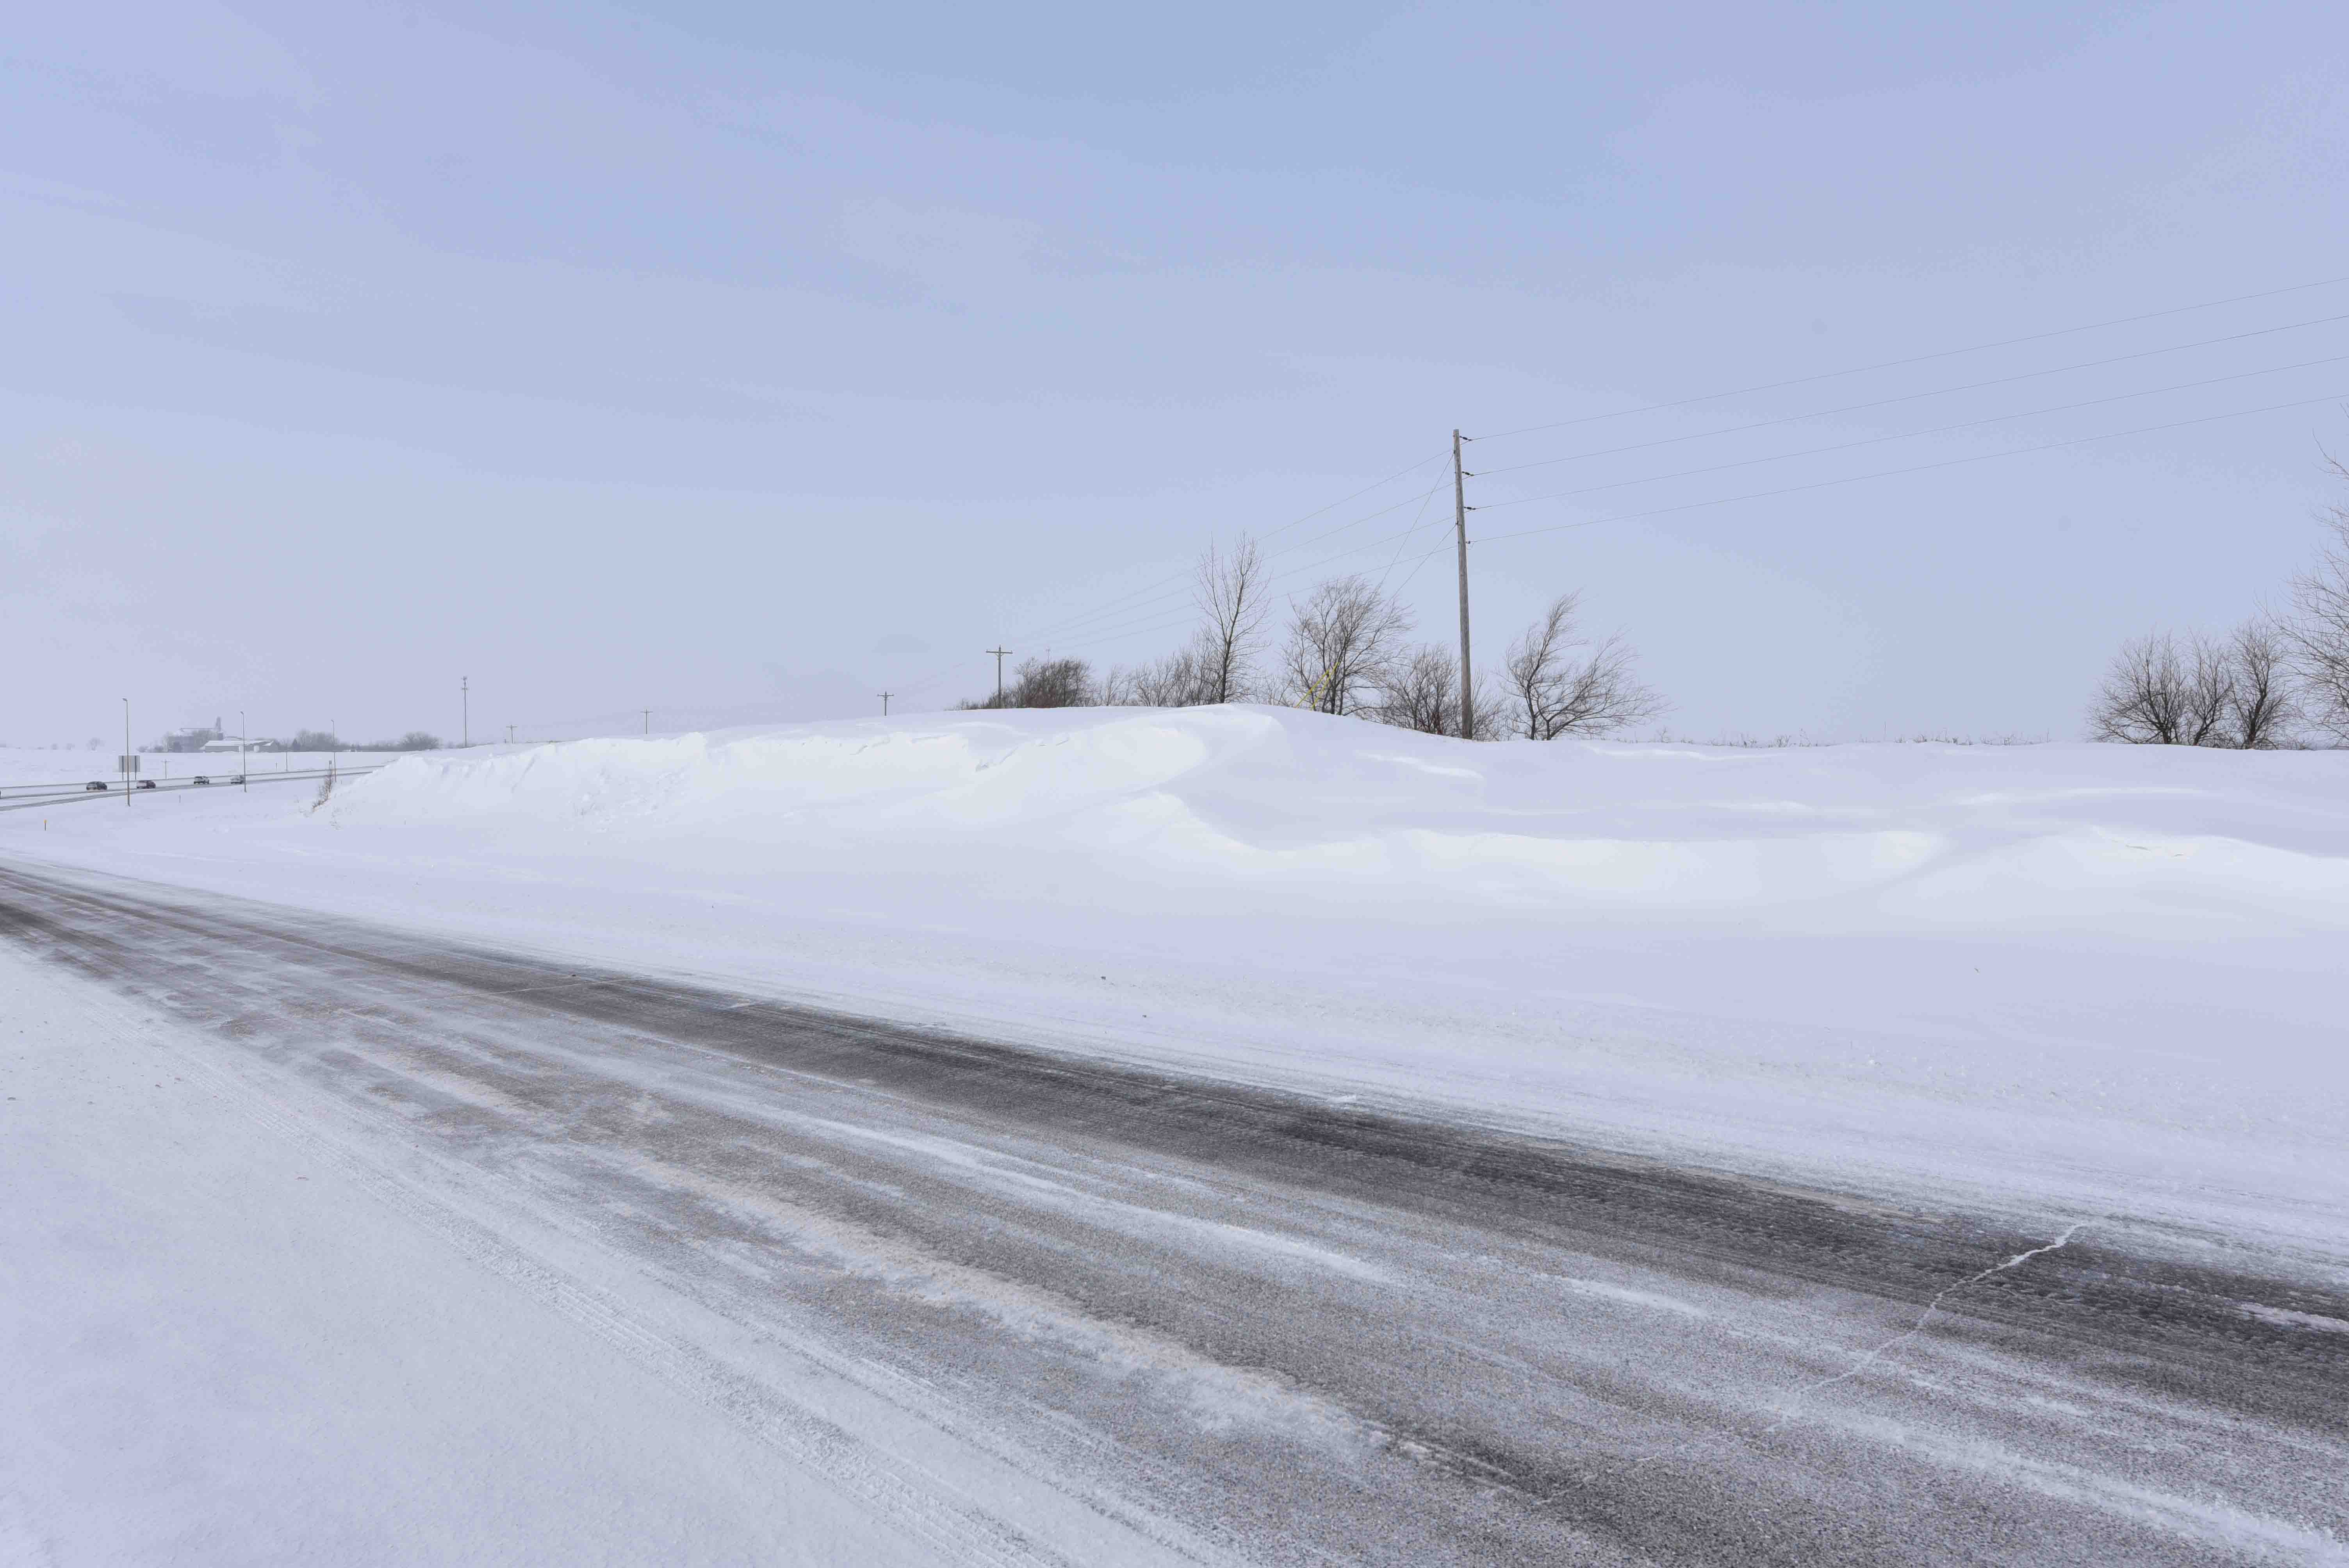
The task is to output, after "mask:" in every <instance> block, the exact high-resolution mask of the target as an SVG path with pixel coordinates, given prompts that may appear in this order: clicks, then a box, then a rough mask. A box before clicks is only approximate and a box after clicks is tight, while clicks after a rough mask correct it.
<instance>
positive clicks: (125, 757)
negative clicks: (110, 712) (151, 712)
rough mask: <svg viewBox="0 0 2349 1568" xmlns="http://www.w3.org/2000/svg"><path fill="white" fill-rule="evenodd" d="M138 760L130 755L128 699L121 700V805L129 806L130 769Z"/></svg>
mask: <svg viewBox="0 0 2349 1568" xmlns="http://www.w3.org/2000/svg"><path fill="white" fill-rule="evenodd" d="M137 760H138V759H137V758H134V757H133V756H132V755H131V754H130V699H129V697H127V696H126V697H124V698H123V699H122V803H123V804H124V805H126V806H128V805H129V804H130V769H131V765H132V764H133V763H134V762H136V761H137Z"/></svg>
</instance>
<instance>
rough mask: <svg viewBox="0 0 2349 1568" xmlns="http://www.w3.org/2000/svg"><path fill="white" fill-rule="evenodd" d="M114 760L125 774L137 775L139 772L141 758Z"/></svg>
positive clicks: (119, 758)
mask: <svg viewBox="0 0 2349 1568" xmlns="http://www.w3.org/2000/svg"><path fill="white" fill-rule="evenodd" d="M114 760H115V763H116V765H117V766H118V767H119V768H120V769H122V770H123V771H124V772H125V773H136V772H138V771H139V758H136V757H118V758H115V759H114Z"/></svg>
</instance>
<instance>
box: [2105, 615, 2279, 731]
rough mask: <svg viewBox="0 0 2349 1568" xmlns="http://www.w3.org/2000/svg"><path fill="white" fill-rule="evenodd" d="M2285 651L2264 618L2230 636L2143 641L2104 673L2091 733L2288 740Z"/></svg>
mask: <svg viewBox="0 0 2349 1568" xmlns="http://www.w3.org/2000/svg"><path fill="white" fill-rule="evenodd" d="M2285 652H2286V645H2285V640H2284V634H2283V633H2282V631H2281V630H2280V629H2279V628H2278V627H2277V626H2276V625H2275V624H2274V623H2272V622H2271V621H2268V620H2266V619H2264V618H2261V617H2253V618H2252V619H2251V620H2249V621H2246V622H2244V623H2243V624H2241V625H2240V626H2238V627H2236V628H2235V630H2234V632H2233V633H2232V634H2230V635H2228V636H2226V637H2207V636H2203V635H2200V634H2190V635H2187V636H2183V637H2181V636H2178V635H2175V634H2171V633H2168V632H2156V633H2154V634H2151V635H2150V636H2144V637H2138V638H2136V639H2135V640H2133V641H2131V642H2128V643H2126V644H2124V645H2122V647H2121V651H2120V653H2119V654H2118V655H2116V656H2115V657H2114V659H2113V663H2112V667H2111V668H2110V669H2108V670H2106V672H2105V679H2104V684H2103V685H2102V686H2099V687H2098V688H2097V691H2096V697H2095V702H2094V703H2093V704H2092V705H2091V706H2090V707H2089V709H2088V733H2089V737H2090V738H2092V739H2095V740H2118V741H2125V742H2127V743H2129V744H2132V745H2137V746H2220V747H2240V748H2246V749H2266V748H2273V747H2276V746H2280V745H2284V744H2286V743H2288V741H2289V740H2290V738H2291V728H2292V724H2293V722H2294V721H2295V719H2296V718H2297V717H2298V710H2297V704H2296V703H2295V701H2294V699H2293V695H2292V691H2291V689H2290V686H2289V685H2288V683H2287V681H2286V679H2285V674H2286V672H2285V668H2284V659H2285Z"/></svg>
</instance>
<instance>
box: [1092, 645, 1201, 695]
mask: <svg viewBox="0 0 2349 1568" xmlns="http://www.w3.org/2000/svg"><path fill="white" fill-rule="evenodd" d="M1209 689H1210V687H1209V683H1208V677H1207V676H1206V672H1205V671H1204V670H1203V669H1202V668H1201V667H1200V652H1199V650H1198V649H1197V648H1196V647H1190V648H1183V649H1179V650H1177V651H1176V652H1174V653H1171V654H1168V655H1166V656H1165V657H1164V658H1159V659H1153V660H1152V661H1151V662H1150V663H1148V664H1145V665H1135V666H1134V667H1133V668H1132V669H1123V668H1120V669H1112V671H1110V673H1109V674H1108V675H1107V676H1104V677H1102V704H1103V706H1105V707H1197V706H1198V705H1200V704H1201V703H1207V702H1213V701H1215V700H1216V699H1215V698H1214V697H1212V696H1208V695H1207V693H1208V691H1209Z"/></svg>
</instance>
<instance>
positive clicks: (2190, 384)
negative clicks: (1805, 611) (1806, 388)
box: [1475, 354, 2349, 511]
mask: <svg viewBox="0 0 2349 1568" xmlns="http://www.w3.org/2000/svg"><path fill="white" fill-rule="evenodd" d="M2344 359H2349V354H2335V355H2331V356H2327V357H2325V358H2323V359H2303V360H2301V361H2300V362H2299V363H2297V364H2294V365H2276V366H2270V367H2268V368H2267V369H2265V370H2244V371H2239V372H2237V373H2236V374H2235V375H2232V376H2213V377H2208V378H2206V379H2204V380H2200V381H2179V382H2176V383H2174V384H2172V385H2170V386H2168V387H2145V388H2143V389H2142V390H2140V391H2136V392H2116V393H2115V394H2113V395H2112V396H2111V397H2085V398H2082V399H2081V400H2079V401H2078V402H2075V403H2054V404H2050V405H2049V406H2048V407H2044V408H2025V409H2023V410H2022V411H2021V412H2020V413H2014V414H1993V415H1992V416H1990V417H1989V418H1982V419H1966V420H1961V421H1960V422H1959V423H1957V424H1954V425H1934V426H1931V427H1930V428H1926V429H1922V430H1900V431H1896V432H1895V433H1893V434H1891V435H1889V436H1868V437H1866V438H1862V439H1860V440H1857V441H1839V442H1837V444H1835V445H1834V446H1831V447H1806V448H1805V449H1802V450H1800V451H1795V452H1774V453H1771V454H1770V455H1769V456H1767V457H1761V458H1740V459H1737V460H1736V461H1735V462H1729V463H1713V464H1710V465H1708V466H1706V467H1704V468H1701V469H1673V470H1672V471H1671V473H1665V474H1649V475H1647V476H1645V477H1644V478H1641V479H1636V480H1615V481H1613V482H1612V483H1609V484H1603V485H1585V486H1583V487H1582V488H1581V489H1579V490H1550V491H1547V493H1545V494H1542V495H1529V496H1519V497H1518V498H1517V499H1516V500H1495V501H1487V502H1485V504H1484V505H1483V506H1480V507H1477V508H1476V509H1475V510H1476V511H1498V510H1500V509H1501V508H1502V507H1506V506H1527V505H1530V504H1532V503H1533V502H1535V501H1537V500H1565V499H1566V498H1568V497H1569V496H1578V495H1595V494H1597V493H1598V492H1599V491H1600V490H1623V489H1625V488H1627V487H1629V486H1631V485H1644V484H1655V483H1657V482H1659V481H1661V480H1677V479H1686V478H1689V477H1691V476H1692V475H1695V474H1717V473H1721V472H1723V470H1725V469H1749V468H1753V467H1754V466H1755V465H1757V464H1760V463H1777V462H1785V461H1786V460H1787V459H1791V458H1815V457H1817V456H1819V455H1820V454H1821V453H1825V452H1848V451H1850V450H1852V449H1854V448H1857V447H1878V446H1882V445H1883V444H1884V443H1885V442H1887V441H1906V440H1911V439H1914V438H1917V437H1920V436H1941V435H1947V434H1948V433H1949V432H1951V431H1952V430H1971V429H1974V428H1978V427H1980V426H1982V425H1999V424H2003V423H2005V422H2006V421H2007V420H2009V419H2030V418H2037V417H2038V416H2039V415H2042V414H2064V413H2069V412H2070V411H2071V410H2073V409H2075V408H2095V407H2102V406H2103V405H2105V404H2106V403H2126V402H2127V401H2128V400H2129V399H2131V398H2133V397H2159V396H2160V395H2161V394H2163V393H2165V392H2189V391H2192V390H2193V389H2194V388H2196V387H2217V386H2220V385H2221V384H2222V383H2225V382H2229V381H2248V380H2250V379H2251V378H2252V377H2255V376H2281V375H2282V374H2283V373H2284V372H2285V371H2287V370H2306V369H2309V368H2310V367H2312V366H2318V365H2338V364H2340V363H2341V362H2342V361H2343V360H2344Z"/></svg>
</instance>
